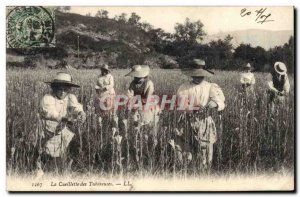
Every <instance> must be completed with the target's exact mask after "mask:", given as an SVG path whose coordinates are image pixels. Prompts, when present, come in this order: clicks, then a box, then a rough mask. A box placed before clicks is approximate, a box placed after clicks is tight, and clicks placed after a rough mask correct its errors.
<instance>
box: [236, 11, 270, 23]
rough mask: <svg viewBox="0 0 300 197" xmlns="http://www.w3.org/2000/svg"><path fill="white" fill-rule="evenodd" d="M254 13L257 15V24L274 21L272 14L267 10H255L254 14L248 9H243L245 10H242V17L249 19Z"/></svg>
mask: <svg viewBox="0 0 300 197" xmlns="http://www.w3.org/2000/svg"><path fill="white" fill-rule="evenodd" d="M252 13H254V15H255V22H256V23H260V24H263V23H267V22H271V21H274V20H272V19H271V15H272V14H271V13H269V12H268V11H267V8H260V9H257V10H254V12H252V11H251V10H247V8H243V9H241V12H240V16H241V17H247V16H251V15H252Z"/></svg>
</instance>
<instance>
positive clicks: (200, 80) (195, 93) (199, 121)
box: [177, 59, 225, 170]
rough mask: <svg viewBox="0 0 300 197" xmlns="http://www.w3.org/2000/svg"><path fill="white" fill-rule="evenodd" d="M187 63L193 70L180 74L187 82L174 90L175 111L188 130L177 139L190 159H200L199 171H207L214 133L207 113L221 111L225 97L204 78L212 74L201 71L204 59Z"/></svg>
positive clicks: (214, 137) (215, 138) (211, 120)
mask: <svg viewBox="0 0 300 197" xmlns="http://www.w3.org/2000/svg"><path fill="white" fill-rule="evenodd" d="M190 64H191V66H193V67H194V68H192V69H188V70H186V71H183V72H184V74H185V75H187V76H188V77H191V81H188V82H185V83H184V84H182V85H181V86H180V87H179V89H178V91H177V98H178V102H177V106H178V108H177V110H179V109H181V110H184V111H185V113H186V114H187V120H188V124H189V125H188V127H189V129H188V130H187V131H186V135H187V136H179V138H178V142H179V143H180V141H181V143H182V140H183V139H184V142H183V145H182V146H183V149H184V151H191V153H192V156H193V158H194V159H196V158H199V157H200V166H201V169H204V170H209V169H210V167H211V163H212V158H213V145H214V143H215V142H216V140H217V131H216V126H215V122H214V120H213V118H212V117H211V116H210V114H208V113H207V110H209V109H216V110H217V111H222V110H223V109H224V108H225V103H224V102H225V97H224V94H223V92H222V90H221V88H220V87H219V86H218V85H217V84H215V83H210V82H208V81H206V80H205V79H204V78H205V77H210V76H213V75H214V73H213V72H211V71H208V70H206V69H204V66H205V61H204V60H201V59H194V60H193V61H192V62H191V63H190ZM182 99H184V100H183V101H182ZM195 107H196V109H194V108H195ZM197 108H198V109H197ZM186 139H187V140H188V141H186Z"/></svg>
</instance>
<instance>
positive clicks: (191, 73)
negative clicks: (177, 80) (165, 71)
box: [181, 68, 214, 77]
mask: <svg viewBox="0 0 300 197" xmlns="http://www.w3.org/2000/svg"><path fill="white" fill-rule="evenodd" d="M181 71H182V73H183V74H185V75H186V76H188V77H210V76H213V75H214V73H213V72H212V71H209V70H206V69H203V68H195V69H182V70H181Z"/></svg>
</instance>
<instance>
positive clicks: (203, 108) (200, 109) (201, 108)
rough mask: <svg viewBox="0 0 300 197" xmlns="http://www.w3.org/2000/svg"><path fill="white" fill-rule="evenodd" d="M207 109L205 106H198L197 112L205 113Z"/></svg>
mask: <svg viewBox="0 0 300 197" xmlns="http://www.w3.org/2000/svg"><path fill="white" fill-rule="evenodd" d="M206 110H207V108H206V107H205V106H202V105H200V106H199V112H205V111H206Z"/></svg>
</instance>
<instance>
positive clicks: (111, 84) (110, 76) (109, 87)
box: [105, 75, 114, 90]
mask: <svg viewBox="0 0 300 197" xmlns="http://www.w3.org/2000/svg"><path fill="white" fill-rule="evenodd" d="M108 80H109V84H107V85H106V86H105V90H111V89H113V88H114V78H113V76H112V75H109V78H108Z"/></svg>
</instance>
